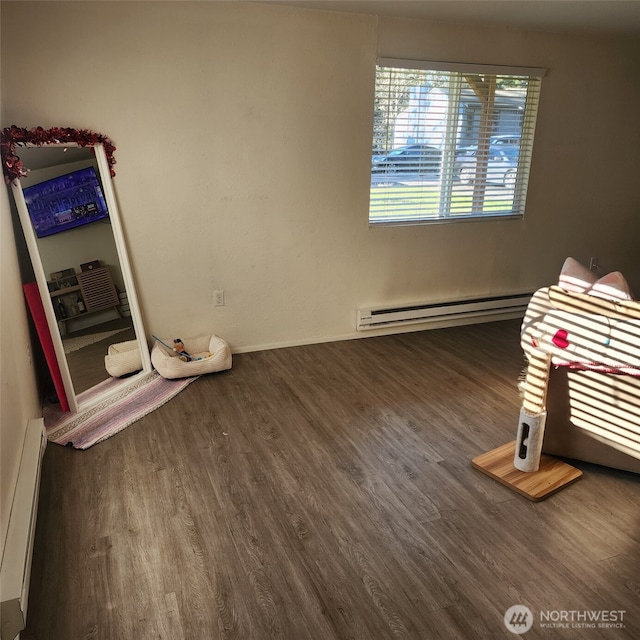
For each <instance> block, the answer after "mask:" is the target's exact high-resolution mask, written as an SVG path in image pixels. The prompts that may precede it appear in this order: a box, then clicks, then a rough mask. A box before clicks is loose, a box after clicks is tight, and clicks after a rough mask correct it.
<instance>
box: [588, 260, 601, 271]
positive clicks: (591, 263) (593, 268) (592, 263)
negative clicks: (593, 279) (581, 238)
mask: <svg viewBox="0 0 640 640" xmlns="http://www.w3.org/2000/svg"><path fill="white" fill-rule="evenodd" d="M598 260H599V258H591V260H590V261H589V269H591V271H597V270H598Z"/></svg>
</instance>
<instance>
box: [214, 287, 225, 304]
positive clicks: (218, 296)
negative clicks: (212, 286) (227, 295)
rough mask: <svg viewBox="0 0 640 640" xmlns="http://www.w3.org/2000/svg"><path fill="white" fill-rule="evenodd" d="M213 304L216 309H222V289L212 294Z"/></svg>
mask: <svg viewBox="0 0 640 640" xmlns="http://www.w3.org/2000/svg"><path fill="white" fill-rule="evenodd" d="M213 304H214V306H216V307H224V291H223V290H222V289H218V290H217V291H214V292H213Z"/></svg>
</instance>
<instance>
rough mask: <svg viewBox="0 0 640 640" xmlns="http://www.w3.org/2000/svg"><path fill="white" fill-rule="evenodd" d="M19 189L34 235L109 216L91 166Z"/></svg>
mask: <svg viewBox="0 0 640 640" xmlns="http://www.w3.org/2000/svg"><path fill="white" fill-rule="evenodd" d="M23 192H24V199H25V202H26V204H27V209H28V211H29V218H30V220H31V224H32V225H33V230H34V231H35V234H36V236H37V237H38V238H46V237H47V236H51V235H53V234H55V233H60V232H62V231H67V230H69V229H74V228H76V227H80V226H83V225H85V224H91V223H92V222H97V221H99V220H104V219H105V218H108V217H109V210H108V208H107V203H106V202H105V199H104V194H103V191H102V185H101V184H100V180H99V179H98V175H97V174H96V171H95V169H94V168H93V167H86V168H84V169H78V170H76V171H72V172H71V173H66V174H64V175H61V176H56V177H55V178H51V179H50V180H45V181H44V182H39V183H38V184H34V185H32V186H30V187H24V189H23Z"/></svg>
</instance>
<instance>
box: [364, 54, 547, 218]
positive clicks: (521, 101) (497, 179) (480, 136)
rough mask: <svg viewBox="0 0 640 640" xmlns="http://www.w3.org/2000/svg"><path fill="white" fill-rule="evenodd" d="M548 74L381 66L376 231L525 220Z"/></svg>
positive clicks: (385, 62) (373, 208) (404, 63)
mask: <svg viewBox="0 0 640 640" xmlns="http://www.w3.org/2000/svg"><path fill="white" fill-rule="evenodd" d="M543 74H544V70H542V69H521V68H513V67H495V66H494V67H488V66H485V65H464V64H455V63H441V62H418V61H414V60H391V59H382V60H379V62H378V67H377V70H376V91H375V107H374V123H373V153H372V162H371V197H370V203H369V221H370V222H371V223H372V224H376V223H382V224H394V223H399V224H408V223H423V222H443V221H458V220H469V219H495V218H496V217H512V218H513V217H522V215H523V214H524V204H525V198H526V192H527V181H528V177H529V165H530V161H531V152H532V148H533V134H534V129H535V122H536V113H537V108H538V98H539V94H540V83H541V77H542V75H543Z"/></svg>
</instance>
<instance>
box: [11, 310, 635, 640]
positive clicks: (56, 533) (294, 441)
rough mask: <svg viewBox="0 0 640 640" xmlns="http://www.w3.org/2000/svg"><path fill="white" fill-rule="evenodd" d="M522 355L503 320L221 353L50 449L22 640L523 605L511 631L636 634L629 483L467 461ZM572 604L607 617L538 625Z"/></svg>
mask: <svg viewBox="0 0 640 640" xmlns="http://www.w3.org/2000/svg"><path fill="white" fill-rule="evenodd" d="M522 366H523V356H522V354H521V351H520V348H519V344H518V322H499V323H492V324H485V325H476V326H471V327H460V328H452V329H444V330H435V331H425V332H419V333H411V334H404V335H399V336H390V337H380V338H367V339H362V340H353V341H346V342H338V343H330V344H321V345H312V346H303V347H295V348H288V349H279V350H273V351H264V352H256V353H249V354H242V355H236V356H234V365H233V369H231V370H230V371H227V372H224V373H220V374H214V375H209V376H205V377H202V378H200V379H199V380H197V381H196V382H194V383H193V384H191V385H190V386H189V387H188V388H187V389H186V390H185V391H183V392H182V393H180V394H179V395H178V396H176V398H174V399H173V400H172V401H171V402H169V403H168V404H167V405H165V406H164V407H162V408H160V409H158V410H157V411H155V412H154V413H152V414H150V415H149V416H147V417H146V418H144V419H143V420H141V421H139V422H137V423H135V424H134V425H132V426H130V427H129V428H128V429H126V430H125V431H123V432H122V433H120V434H118V435H117V436H115V437H113V438H111V439H110V440H107V441H105V442H103V443H101V444H99V445H97V446H95V447H93V448H92V449H89V450H87V451H75V450H73V449H69V448H64V447H59V446H57V445H53V444H51V445H49V447H48V448H47V451H46V454H45V460H44V468H43V478H42V490H41V499H40V510H39V516H38V524H37V532H36V547H35V553H34V564H33V572H32V586H31V592H30V601H29V612H28V628H27V632H26V633H25V634H24V636H23V637H24V638H28V639H31V640H33V639H36V640H75V639H78V640H80V639H82V640H89V639H101V640H116V639H121V638H131V639H135V640H146V639H151V638H161V639H167V640H182V639H185V640H187V639H188V640H212V639H216V640H217V639H221V640H222V639H225V640H227V639H229V640H230V639H240V640H262V639H265V640H267V639H269V640H271V639H284V640H347V639H349V640H351V639H353V640H356V639H358V640H359V639H362V640H386V639H392V638H393V639H396V638H404V639H412V640H431V639H436V640H437V639H440V638H442V639H443V640H444V639H446V640H457V639H462V640H467V639H475V638H478V639H482V640H485V639H493V638H512V637H514V634H513V633H511V632H510V631H508V630H507V628H506V626H505V624H504V621H503V617H504V614H505V612H506V611H507V609H508V608H509V607H511V606H512V605H515V604H524V605H526V606H528V607H529V608H530V609H531V610H532V612H533V614H534V618H535V620H534V625H533V627H532V628H531V630H530V631H528V632H527V633H526V636H523V637H526V638H527V639H530V638H544V639H548V638H562V639H581V640H582V639H587V640H588V639H591V638H615V639H617V640H620V639H626V638H640V607H639V606H638V605H639V601H640V561H639V558H640V511H639V509H638V505H639V504H640V478H639V477H638V476H634V475H632V474H628V473H624V472H619V471H613V470H610V469H603V468H601V467H596V466H593V465H587V464H579V465H578V466H580V468H582V469H583V470H584V471H585V476H584V478H583V479H581V480H580V481H579V482H577V483H576V484H574V485H572V486H570V487H569V488H567V489H565V490H564V491H562V492H560V493H558V494H556V495H554V496H552V497H551V498H549V499H548V500H546V501H544V502H540V503H533V502H530V501H528V500H526V499H524V498H523V497H521V496H519V495H518V494H516V493H514V492H512V491H510V490H509V489H508V488H506V487H504V486H502V485H501V484H499V483H497V482H495V481H493V480H492V479H491V478H488V477H487V476H486V475H484V474H482V473H480V472H478V471H477V470H474V469H473V468H472V467H471V458H472V457H474V456H475V455H477V454H478V453H481V452H483V451H486V450H488V449H492V448H494V447H496V446H499V445H501V444H503V443H505V442H507V441H509V440H512V439H514V438H515V431H516V426H517V420H518V412H519V407H520V398H519V396H518V391H517V386H516V382H517V379H518V376H519V374H520V371H521V369H522ZM591 610H593V611H597V612H600V611H603V610H604V611H606V612H607V613H608V612H609V611H620V610H622V611H625V612H626V613H625V614H624V628H610V629H598V628H594V629H591V628H589V629H585V628H575V626H574V627H572V626H571V625H569V626H568V628H543V627H542V626H541V624H540V620H539V616H540V613H541V612H548V611H551V612H560V611H580V612H583V611H591ZM553 615H559V614H553ZM552 622H556V623H557V622H558V620H557V619H556V620H552ZM547 624H550V622H547ZM574 625H575V622H574Z"/></svg>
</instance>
